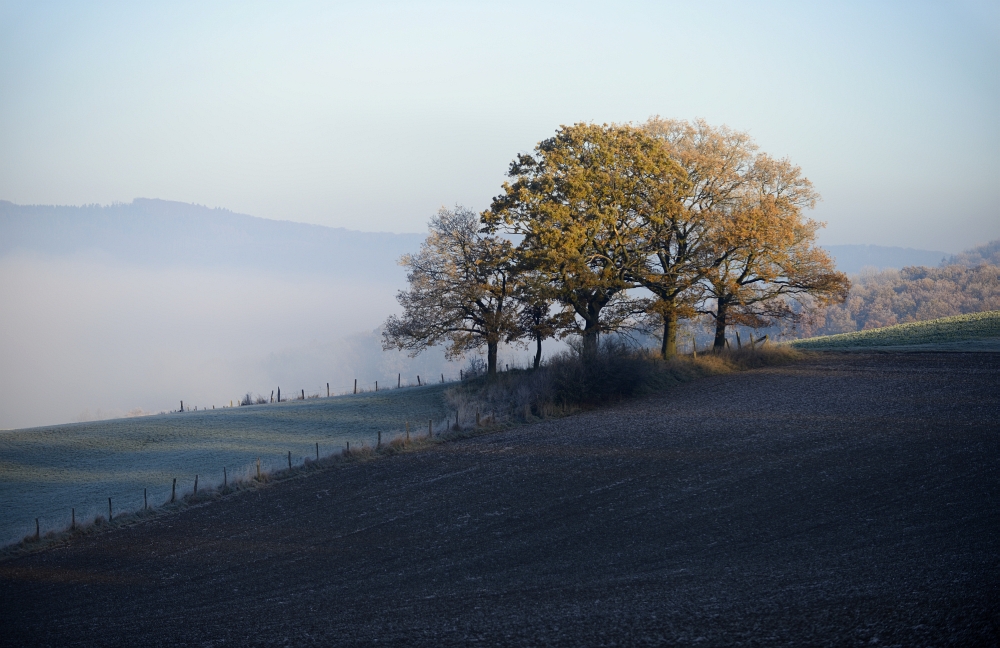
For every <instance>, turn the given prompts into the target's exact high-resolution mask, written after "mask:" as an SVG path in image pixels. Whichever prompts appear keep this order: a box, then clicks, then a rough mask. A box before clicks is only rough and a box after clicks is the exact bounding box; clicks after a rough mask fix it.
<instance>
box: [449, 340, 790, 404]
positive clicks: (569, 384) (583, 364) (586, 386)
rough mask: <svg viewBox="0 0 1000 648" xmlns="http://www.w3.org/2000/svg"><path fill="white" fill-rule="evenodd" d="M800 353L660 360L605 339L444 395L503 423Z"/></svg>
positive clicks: (775, 350) (748, 351) (746, 352)
mask: <svg viewBox="0 0 1000 648" xmlns="http://www.w3.org/2000/svg"><path fill="white" fill-rule="evenodd" d="M802 357H804V354H803V353H802V352H800V351H796V350H795V349H791V348H788V347H786V346H773V345H766V346H761V347H757V348H744V349H739V350H732V351H730V350H726V351H722V352H719V353H701V354H697V355H694V354H692V355H684V356H677V357H674V358H672V359H670V360H663V359H661V358H659V357H657V356H655V355H654V354H652V353H651V352H649V351H648V350H645V349H638V350H636V349H629V348H627V347H624V346H622V345H620V344H614V343H611V344H605V345H604V346H602V348H601V349H600V350H599V351H598V352H597V353H596V354H594V356H592V357H589V358H586V359H584V358H583V357H582V356H581V355H580V354H578V353H564V354H561V355H558V356H556V357H554V358H553V359H552V360H550V361H549V362H548V363H546V364H545V365H543V366H542V367H539V368H538V369H529V370H512V371H507V372H503V373H499V374H497V376H496V377H495V378H494V379H492V380H489V379H488V378H487V377H485V376H481V377H479V378H476V379H474V380H470V381H467V382H465V383H463V384H461V385H459V386H456V387H453V388H452V389H450V390H448V391H447V392H446V393H445V398H446V399H447V400H448V403H449V405H450V406H451V407H452V409H453V410H454V411H457V412H459V413H460V417H461V418H464V419H469V418H471V417H472V416H473V413H474V412H475V413H478V415H479V416H485V415H488V416H490V417H491V420H495V421H497V422H502V423H519V422H531V421H533V420H537V419H540V418H550V417H553V416H565V415H568V414H572V413H574V412H577V411H580V410H584V409H591V408H594V407H599V406H601V405H604V404H608V403H614V402H618V401H622V400H625V399H628V398H634V397H637V396H643V395H646V394H651V393H655V392H659V391H663V390H666V389H669V388H670V387H673V386H675V385H679V384H681V383H686V382H691V381H692V380H697V379H698V378H703V377H706V376H713V375H719V374H726V373H732V372H734V371H743V370H747V369H758V368H762V367H768V366H775V365H782V364H787V363H789V362H794V361H796V360H798V359H801V358H802Z"/></svg>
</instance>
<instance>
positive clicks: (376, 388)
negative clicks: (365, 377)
mask: <svg viewBox="0 0 1000 648" xmlns="http://www.w3.org/2000/svg"><path fill="white" fill-rule="evenodd" d="M375 391H378V381H377V380H376V381H375Z"/></svg>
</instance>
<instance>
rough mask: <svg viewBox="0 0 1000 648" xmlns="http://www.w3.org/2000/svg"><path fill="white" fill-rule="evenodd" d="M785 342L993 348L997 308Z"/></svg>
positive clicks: (829, 347) (818, 346)
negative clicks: (995, 309)
mask: <svg viewBox="0 0 1000 648" xmlns="http://www.w3.org/2000/svg"><path fill="white" fill-rule="evenodd" d="M789 344H790V345H791V346H793V347H795V348H796V349H803V350H811V351H857V350H876V349H892V350H905V348H906V347H912V350H915V351H925V350H926V351H996V350H1000V311H986V312H983V313H970V314H967V315H955V316H953V317H941V318H938V319H932V320H926V321H923V322H908V323H906V324H896V325H895V326H885V327H882V328H876V329H869V330H867V331H855V332H852V333H839V334H837V335H824V336H820V337H813V338H806V339H803V340H795V341H793V342H789Z"/></svg>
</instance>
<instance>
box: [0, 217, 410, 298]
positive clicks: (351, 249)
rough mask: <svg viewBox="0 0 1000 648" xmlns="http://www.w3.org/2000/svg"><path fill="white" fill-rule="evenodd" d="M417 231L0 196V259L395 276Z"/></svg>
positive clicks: (397, 277)
mask: <svg viewBox="0 0 1000 648" xmlns="http://www.w3.org/2000/svg"><path fill="white" fill-rule="evenodd" d="M423 239H424V235H423V234H392V233H379V232H361V231H354V230H348V229H343V228H332V227H324V226H321V225H308V224H304V223H295V222H291V221H276V220H269V219H265V218H257V217H255V216H248V215H246V214H237V213H234V212H231V211H229V210H226V209H211V208H208V207H204V206H201V205H191V204H187V203H180V202H171V201H167V200H155V199H148V198H136V199H135V200H133V201H132V202H131V203H117V204H112V205H107V206H101V205H84V206H81V207H66V206H39V205H16V204H14V203H11V202H8V201H0V257H2V256H6V255H10V254H14V253H16V252H34V253H39V254H43V255H55V256H63V255H70V254H79V253H89V252H97V253H99V254H100V255H102V256H105V257H107V258H110V259H111V260H114V261H120V262H126V263H134V264H141V265H168V266H195V267H206V266H207V267H212V266H224V267H247V268H254V269H257V270H267V271H273V272H276V273H279V274H297V275H298V274H302V273H317V274H322V275H335V276H337V277H341V278H362V277H363V278H367V279H370V280H392V281H398V280H399V279H400V278H401V277H402V276H403V272H402V270H401V269H400V268H399V267H398V266H397V264H396V262H397V260H398V258H399V257H400V256H401V255H402V254H404V253H407V252H414V251H416V250H417V249H418V248H419V246H420V243H421V242H422V241H423Z"/></svg>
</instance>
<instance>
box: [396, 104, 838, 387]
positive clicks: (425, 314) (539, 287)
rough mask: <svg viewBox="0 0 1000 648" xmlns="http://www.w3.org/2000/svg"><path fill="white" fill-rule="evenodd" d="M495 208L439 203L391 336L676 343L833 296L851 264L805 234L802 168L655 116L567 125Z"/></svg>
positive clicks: (518, 171)
mask: <svg viewBox="0 0 1000 648" xmlns="http://www.w3.org/2000/svg"><path fill="white" fill-rule="evenodd" d="M508 176H509V178H510V181H509V182H507V183H504V185H503V193H502V194H501V195H499V196H497V197H496V198H494V200H493V202H492V205H491V207H490V209H488V210H486V211H485V212H483V213H482V214H475V213H473V212H470V211H468V210H465V209H463V208H456V209H454V210H442V211H441V212H439V213H438V215H437V216H435V218H434V219H432V221H431V223H430V233H429V236H428V238H427V240H426V242H425V243H424V245H423V246H422V247H421V250H420V252H418V253H417V254H415V255H408V256H405V257H403V259H402V260H401V263H402V264H403V265H404V266H406V267H407V269H408V271H409V272H408V279H409V289H408V290H406V291H401V292H400V294H399V296H398V299H399V301H400V304H401V305H402V306H403V309H404V312H403V314H402V315H401V316H399V317H391V318H389V320H388V321H387V322H386V327H385V332H384V339H383V343H384V345H385V346H386V348H390V347H395V348H400V349H408V350H410V351H411V352H413V353H418V352H419V351H420V350H421V349H423V348H426V347H427V346H430V345H434V344H438V343H442V342H447V343H449V353H450V354H451V355H452V356H457V355H461V354H462V353H464V352H465V351H468V350H470V349H473V348H481V347H483V346H485V347H486V350H487V365H488V371H489V373H491V374H492V373H494V372H495V370H496V353H497V348H498V345H499V344H500V343H501V342H502V341H508V342H512V341H525V342H529V341H530V342H533V343H534V344H535V346H536V349H537V350H536V364H537V361H538V358H540V355H541V354H540V350H541V342H542V340H544V339H546V338H548V337H554V336H566V335H580V336H581V337H582V342H583V344H582V348H583V351H584V354H585V355H586V354H587V353H590V352H593V351H594V350H596V348H597V343H598V339H599V336H600V334H601V333H605V332H611V331H620V330H627V329H655V330H657V331H658V332H659V334H660V336H661V340H662V346H661V353H662V355H663V356H664V357H670V356H672V355H674V354H675V353H676V350H677V345H676V339H677V330H678V328H677V327H678V322H679V320H681V319H683V318H690V317H696V316H699V315H701V316H707V317H711V318H713V319H714V321H715V323H716V330H717V336H716V343H717V344H720V343H724V340H725V337H724V336H725V330H726V328H727V327H728V326H730V325H732V324H746V325H751V326H758V327H759V326H766V325H769V324H771V323H773V322H775V321H776V320H778V319H781V318H795V317H798V314H799V313H800V312H801V310H802V306H803V304H806V305H808V304H809V303H811V302H815V301H820V302H833V301H838V300H842V299H843V297H844V295H845V294H846V291H847V289H848V287H849V284H848V282H847V278H846V277H845V276H844V275H843V274H841V273H837V272H836V271H835V270H834V269H833V262H832V260H831V259H830V258H829V257H828V256H827V255H826V254H825V253H824V252H823V251H822V250H820V249H818V248H816V247H815V246H814V241H815V233H816V230H817V228H818V227H819V226H820V225H819V224H818V223H816V222H814V221H811V220H808V219H806V218H804V217H803V215H802V211H803V210H804V209H807V208H810V207H812V206H813V205H814V204H815V201H816V200H817V198H818V196H817V194H816V193H815V192H814V191H813V188H812V185H811V183H810V182H809V180H808V179H806V178H804V177H803V176H802V174H801V170H800V169H799V168H798V167H796V166H793V165H792V164H791V163H790V162H788V161H787V160H775V159H773V158H771V157H769V156H767V155H766V154H763V153H760V152H758V151H757V147H756V145H755V144H754V143H753V141H752V140H751V139H750V137H749V136H748V135H746V134H745V133H740V132H736V131H732V130H730V129H728V128H725V127H722V128H714V127H711V126H709V125H708V124H706V123H704V122H702V121H696V122H694V123H689V122H683V121H675V120H664V119H660V118H654V119H651V120H650V121H648V122H647V123H645V124H642V125H610V126H609V125H596V124H576V125H574V126H567V127H562V128H560V129H559V130H558V131H557V132H556V134H555V135H554V136H553V137H551V138H548V139H546V140H544V141H542V142H540V143H539V144H538V145H537V146H536V147H535V150H534V152H533V153H532V154H522V155H519V156H518V157H517V158H516V159H515V160H514V161H513V162H512V163H511V165H510V169H509V172H508Z"/></svg>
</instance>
